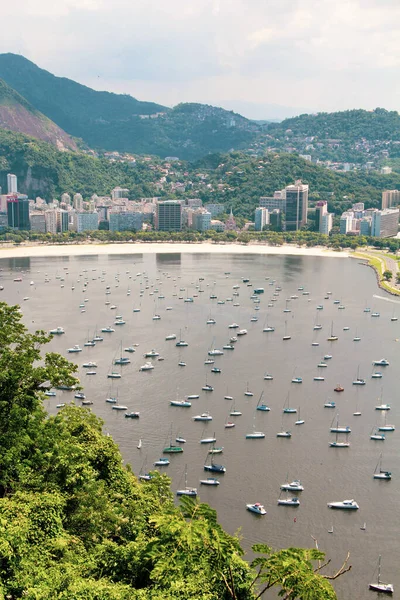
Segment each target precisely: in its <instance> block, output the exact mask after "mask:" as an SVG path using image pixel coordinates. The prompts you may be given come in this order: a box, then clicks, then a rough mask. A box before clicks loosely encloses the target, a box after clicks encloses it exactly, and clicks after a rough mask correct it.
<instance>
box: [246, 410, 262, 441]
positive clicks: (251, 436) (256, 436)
mask: <svg viewBox="0 0 400 600" xmlns="http://www.w3.org/2000/svg"><path fill="white" fill-rule="evenodd" d="M255 427H256V425H255V415H254V417H253V430H252V431H250V433H246V440H261V439H263V438H265V433H264V432H263V431H256V430H255Z"/></svg>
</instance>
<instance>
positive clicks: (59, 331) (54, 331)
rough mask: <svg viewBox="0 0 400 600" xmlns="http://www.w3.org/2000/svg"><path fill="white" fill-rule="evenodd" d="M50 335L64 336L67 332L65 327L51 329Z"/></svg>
mask: <svg viewBox="0 0 400 600" xmlns="http://www.w3.org/2000/svg"><path fill="white" fill-rule="evenodd" d="M49 333H50V335H62V334H63V333H65V331H64V328H63V327H56V328H55V329H50V331H49Z"/></svg>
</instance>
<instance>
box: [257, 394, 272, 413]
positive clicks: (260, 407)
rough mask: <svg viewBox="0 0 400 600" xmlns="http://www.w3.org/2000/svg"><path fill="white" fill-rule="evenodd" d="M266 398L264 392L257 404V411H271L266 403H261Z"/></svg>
mask: <svg viewBox="0 0 400 600" xmlns="http://www.w3.org/2000/svg"><path fill="white" fill-rule="evenodd" d="M263 396H264V392H261V395H260V398H259V400H258V402H257V406H256V410H263V411H265V412H268V411H270V410H271V409H270V407H269V406H267V405H266V404H265V402H261V400H262V397H263Z"/></svg>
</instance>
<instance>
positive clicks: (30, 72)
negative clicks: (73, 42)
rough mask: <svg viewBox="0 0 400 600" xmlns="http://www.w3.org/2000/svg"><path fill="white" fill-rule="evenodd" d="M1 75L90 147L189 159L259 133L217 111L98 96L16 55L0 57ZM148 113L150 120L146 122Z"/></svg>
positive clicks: (237, 117)
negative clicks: (171, 107)
mask: <svg viewBox="0 0 400 600" xmlns="http://www.w3.org/2000/svg"><path fill="white" fill-rule="evenodd" d="M0 77H1V78H3V79H4V80H5V81H6V82H7V83H8V84H9V85H10V86H11V87H13V88H14V89H15V90H17V91H18V92H19V93H20V94H21V95H22V96H24V98H26V99H27V100H28V101H29V102H30V103H31V104H32V105H33V106H34V107H35V108H37V109H38V110H40V111H41V112H42V113H44V114H45V115H46V116H48V117H49V118H50V119H52V120H53V121H54V122H55V123H57V124H58V125H59V126H60V127H62V128H63V129H64V130H65V131H67V132H68V133H69V134H71V135H73V136H75V137H78V138H82V139H83V140H84V141H85V142H86V143H87V144H88V145H89V146H91V147H92V148H100V149H106V150H119V151H128V152H135V153H138V154H141V153H150V154H156V155H158V156H161V157H165V156H172V155H174V156H179V157H180V158H182V159H187V160H194V159H197V158H200V157H201V156H203V155H205V154H208V153H209V152H226V151H229V150H231V149H232V148H244V147H246V145H247V144H248V143H249V142H250V141H251V140H253V139H254V138H255V136H256V134H257V132H258V131H259V130H260V127H259V126H258V125H257V124H256V123H254V122H251V121H249V120H248V119H245V118H244V117H242V116H240V115H236V114H235V113H233V112H230V111H226V110H223V109H221V108H215V107H212V106H208V105H202V104H180V105H178V106H176V107H175V108H174V109H172V110H171V109H169V108H166V107H165V106H161V105H159V104H155V103H152V102H140V101H139V100H136V99H135V98H133V97H131V96H129V95H123V94H112V93H110V92H97V91H95V90H92V89H90V88H88V87H86V86H84V85H81V84H79V83H76V82H75V81H72V80H70V79H66V78H63V77H56V76H54V75H52V74H51V73H49V72H48V71H45V70H43V69H40V68H39V67H37V66H36V65H35V64H34V63H32V62H31V61H29V60H27V59H26V58H24V57H23V56H19V55H15V54H0ZM158 113H162V114H158ZM140 115H141V116H140ZM150 115H153V117H154V118H145V117H146V116H150ZM155 115H157V117H155Z"/></svg>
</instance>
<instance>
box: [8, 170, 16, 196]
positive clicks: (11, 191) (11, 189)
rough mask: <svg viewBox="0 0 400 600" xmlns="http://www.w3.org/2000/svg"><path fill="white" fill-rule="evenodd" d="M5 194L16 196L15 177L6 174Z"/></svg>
mask: <svg viewBox="0 0 400 600" xmlns="http://www.w3.org/2000/svg"><path fill="white" fill-rule="evenodd" d="M7 193H8V194H17V193H18V189H17V176H16V175H13V174H12V173H8V175H7Z"/></svg>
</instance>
